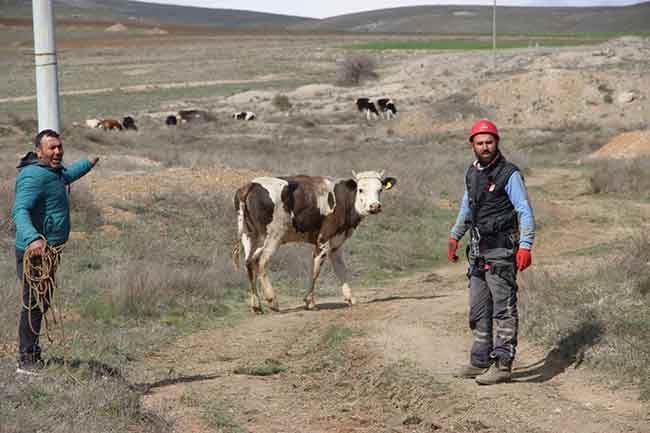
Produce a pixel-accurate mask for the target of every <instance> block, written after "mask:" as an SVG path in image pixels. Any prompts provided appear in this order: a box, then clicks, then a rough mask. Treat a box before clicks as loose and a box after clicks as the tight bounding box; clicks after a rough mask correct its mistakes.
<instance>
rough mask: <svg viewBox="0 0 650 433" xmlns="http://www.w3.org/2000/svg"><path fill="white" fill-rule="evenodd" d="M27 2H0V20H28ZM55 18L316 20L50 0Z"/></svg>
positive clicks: (247, 22)
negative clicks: (52, 3)
mask: <svg viewBox="0 0 650 433" xmlns="http://www.w3.org/2000/svg"><path fill="white" fill-rule="evenodd" d="M31 5H32V2H31V1H28V0H0V17H2V18H28V17H31V15H32V6H31ZM54 8H55V14H56V17H57V19H71V18H74V19H79V20H92V21H122V22H126V21H136V22H139V23H142V24H153V25H156V24H167V25H183V26H208V27H226V28H255V29H265V28H275V29H278V28H279V29H284V28H287V27H289V26H292V25H298V24H307V23H309V22H311V21H316V20H314V19H311V18H303V17H295V16H289V15H277V14H270V13H263V12H253V11H244V10H232V9H208V8H196V7H186V6H172V5H162V4H155V3H144V2H136V1H129V0H102V1H98V0H54Z"/></svg>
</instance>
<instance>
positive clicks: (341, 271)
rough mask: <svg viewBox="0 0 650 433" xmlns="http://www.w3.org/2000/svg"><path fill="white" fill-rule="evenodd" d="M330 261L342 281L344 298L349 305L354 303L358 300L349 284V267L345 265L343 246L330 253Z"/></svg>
mask: <svg viewBox="0 0 650 433" xmlns="http://www.w3.org/2000/svg"><path fill="white" fill-rule="evenodd" d="M329 257H330V261H331V262H332V266H333V267H334V273H335V274H336V277H337V278H338V280H339V283H341V291H342V292H343V299H344V300H345V302H347V303H348V304H349V305H354V304H356V303H357V300H356V299H355V298H354V297H353V296H352V289H351V288H350V286H349V285H348V275H349V274H348V268H347V267H346V266H345V260H344V258H343V248H337V249H335V250H334V251H332V252H331V253H330V254H329Z"/></svg>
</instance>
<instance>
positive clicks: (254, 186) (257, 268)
mask: <svg viewBox="0 0 650 433" xmlns="http://www.w3.org/2000/svg"><path fill="white" fill-rule="evenodd" d="M353 174H354V177H352V178H350V179H338V180H337V179H332V178H328V177H313V176H305V175H299V176H289V177H259V178H256V179H253V180H252V181H251V182H249V183H247V184H246V185H244V186H242V187H241V188H239V189H238V190H237V192H236V193H235V198H234V203H235V209H236V210H237V214H238V218H237V228H238V234H239V239H238V241H237V244H236V245H235V247H234V249H233V260H234V261H235V264H236V266H237V267H239V260H240V254H241V249H242V246H243V252H244V260H245V262H246V269H247V271H248V278H249V280H250V306H251V308H252V310H253V311H254V312H256V313H262V304H261V299H260V296H259V292H258V290H257V279H258V278H259V279H260V282H261V285H262V289H263V291H264V298H265V299H266V301H267V302H268V304H269V306H270V308H271V309H272V310H274V311H278V310H279V305H278V299H277V297H276V295H275V292H274V291H273V286H272V285H271V281H270V280H269V277H268V275H267V271H266V268H267V265H268V263H269V261H270V260H271V257H272V256H273V253H275V251H276V250H277V249H278V247H280V245H283V244H285V243H289V242H303V243H309V244H312V245H313V246H314V250H313V256H312V261H311V276H310V279H309V284H308V289H307V294H306V296H305V298H304V301H305V305H306V307H307V309H313V308H315V307H316V303H315V301H314V286H315V283H316V280H317V279H318V275H319V274H320V268H321V265H322V264H323V261H324V260H325V257H326V256H327V257H329V258H330V261H331V262H332V265H333V267H334V272H335V273H336V276H337V277H338V279H339V281H340V283H341V290H342V292H343V299H344V300H345V302H347V303H348V304H350V305H352V304H354V303H355V299H354V297H353V296H352V290H351V289H350V286H349V285H348V271H347V268H346V266H345V262H344V258H343V248H342V247H343V243H344V242H345V240H346V239H348V238H349V237H350V236H352V234H353V233H354V230H355V229H356V228H357V226H358V225H359V223H360V222H361V221H362V220H363V219H364V218H365V217H366V216H368V215H371V214H377V213H379V212H381V201H380V199H381V193H382V191H384V190H388V189H391V188H392V187H393V186H394V185H395V184H396V183H397V181H396V179H395V178H392V177H385V176H384V174H383V171H382V172H376V171H364V172H361V173H354V172H353Z"/></svg>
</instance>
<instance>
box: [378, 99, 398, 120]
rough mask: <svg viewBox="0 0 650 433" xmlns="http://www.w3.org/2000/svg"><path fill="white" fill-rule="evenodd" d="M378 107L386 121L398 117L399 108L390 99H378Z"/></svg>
mask: <svg viewBox="0 0 650 433" xmlns="http://www.w3.org/2000/svg"><path fill="white" fill-rule="evenodd" d="M377 106H378V107H379V112H380V113H381V115H382V116H383V117H384V118H385V119H386V120H390V119H393V118H395V117H397V107H396V106H395V102H393V100H392V99H390V98H378V99H377Z"/></svg>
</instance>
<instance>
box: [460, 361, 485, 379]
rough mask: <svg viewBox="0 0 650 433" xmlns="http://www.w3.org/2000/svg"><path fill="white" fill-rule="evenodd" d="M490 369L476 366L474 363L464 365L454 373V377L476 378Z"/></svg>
mask: <svg viewBox="0 0 650 433" xmlns="http://www.w3.org/2000/svg"><path fill="white" fill-rule="evenodd" d="M486 371H488V367H476V366H475V365H472V364H467V365H463V366H462V367H460V368H459V369H458V370H456V371H454V373H453V374H452V375H453V376H454V377H459V378H462V379H474V378H475V377H476V376H480V375H482V374H484V373H485V372H486Z"/></svg>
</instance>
